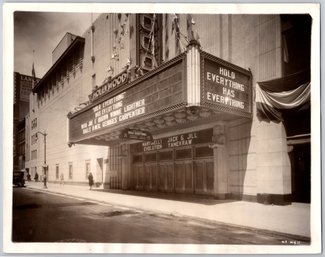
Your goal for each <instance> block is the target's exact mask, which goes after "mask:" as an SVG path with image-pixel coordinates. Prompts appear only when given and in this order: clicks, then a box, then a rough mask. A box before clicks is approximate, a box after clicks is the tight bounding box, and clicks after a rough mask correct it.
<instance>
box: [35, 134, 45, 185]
mask: <svg viewBox="0 0 325 257" xmlns="http://www.w3.org/2000/svg"><path fill="white" fill-rule="evenodd" d="M38 134H41V135H42V136H43V137H44V140H43V141H44V164H43V173H44V188H47V185H46V182H47V181H46V180H47V164H46V136H47V134H46V132H45V131H44V133H42V132H40V131H37V132H36V136H37V135H38Z"/></svg>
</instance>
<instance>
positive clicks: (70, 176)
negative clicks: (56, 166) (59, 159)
mask: <svg viewBox="0 0 325 257" xmlns="http://www.w3.org/2000/svg"><path fill="white" fill-rule="evenodd" d="M69 179H73V169H72V162H69Z"/></svg>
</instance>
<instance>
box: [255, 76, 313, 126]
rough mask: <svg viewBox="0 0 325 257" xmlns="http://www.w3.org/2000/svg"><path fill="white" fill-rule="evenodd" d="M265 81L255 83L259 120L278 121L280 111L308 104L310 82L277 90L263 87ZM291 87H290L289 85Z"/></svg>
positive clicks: (279, 119)
mask: <svg viewBox="0 0 325 257" xmlns="http://www.w3.org/2000/svg"><path fill="white" fill-rule="evenodd" d="M263 83H265V82H261V83H260V82H258V83H257V85H256V106H257V116H258V117H259V118H260V119H261V120H265V121H273V122H276V123H279V122H280V121H283V117H282V112H283V111H285V110H290V109H295V110H297V108H298V109H299V108H302V107H305V106H306V105H308V106H309V105H310V82H306V83H303V84H300V85H298V86H296V88H294V89H291V90H286V91H281V92H279V91H278V90H274V87H273V88H272V90H269V89H268V88H267V87H265V86H264V87H263V86H261V85H260V84H262V85H263ZM291 88H292V87H291Z"/></svg>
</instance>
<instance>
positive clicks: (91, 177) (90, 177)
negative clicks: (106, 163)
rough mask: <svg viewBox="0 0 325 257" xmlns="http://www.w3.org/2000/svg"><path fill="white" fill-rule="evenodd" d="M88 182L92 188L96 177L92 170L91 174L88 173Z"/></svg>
mask: <svg viewBox="0 0 325 257" xmlns="http://www.w3.org/2000/svg"><path fill="white" fill-rule="evenodd" d="M88 182H89V189H90V190H91V189H92V187H93V185H94V177H93V174H92V173H91V172H89V175H88Z"/></svg>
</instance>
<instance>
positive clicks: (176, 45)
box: [34, 13, 311, 204]
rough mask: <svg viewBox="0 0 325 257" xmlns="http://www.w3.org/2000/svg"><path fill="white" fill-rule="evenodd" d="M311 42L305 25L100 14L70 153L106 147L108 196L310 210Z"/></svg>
mask: <svg viewBox="0 0 325 257" xmlns="http://www.w3.org/2000/svg"><path fill="white" fill-rule="evenodd" d="M310 31H311V18H310V16H308V15H293V16H290V15H230V14H229V15H199V14H180V15H178V14H124V13H121V14H102V15H101V16H99V17H98V19H97V20H96V21H94V22H93V23H92V24H91V27H90V28H89V30H87V31H86V32H85V34H84V36H83V37H81V38H80V40H81V41H83V43H82V49H83V50H82V51H81V52H80V53H81V55H80V56H82V62H83V71H82V74H81V76H80V80H79V81H77V82H75V83H74V84H75V85H74V87H75V88H78V90H79V91H78V92H79V96H80V100H81V98H82V101H80V102H79V103H78V104H77V105H78V108H75V109H70V110H69V111H68V112H66V113H65V115H66V116H65V119H66V123H65V125H66V130H65V131H67V135H66V137H65V138H66V139H67V140H66V142H65V145H66V146H65V147H68V148H67V149H68V150H67V151H76V150H73V149H76V148H78V147H88V146H90V145H91V146H92V147H97V148H96V149H98V151H99V152H96V153H95V155H94V157H93V158H94V159H96V158H98V157H97V156H96V155H102V156H103V157H101V158H103V159H104V160H105V162H103V165H102V167H103V168H102V170H103V172H102V173H103V175H102V180H101V182H102V185H103V186H105V187H107V188H111V189H122V190H141V191H159V192H170V193H175V194H177V193H184V194H195V195H206V196H213V197H215V198H217V199H235V200H247V201H257V202H260V203H264V204H271V203H272V204H287V203H290V202H292V201H302V202H309V201H310V200H309V199H310V100H309V95H310V88H309V87H310ZM301 37H303V38H304V40H302V41H303V42H301V44H294V42H296V39H297V38H301ZM77 38H79V37H77ZM74 40H76V39H74ZM74 42H75V41H73V42H72V43H71V44H74ZM298 53H299V56H300V58H303V59H304V60H300V58H299V61H297V56H298ZM73 60H74V59H73ZM41 82H42V81H41ZM43 90H44V89H43V86H42V83H39V84H38V85H37V86H36V88H35V89H34V92H35V93H37V94H39V93H40V94H42V93H41V92H42V91H43ZM70 97H73V96H70ZM66 99H67V101H68V98H66ZM69 99H70V98H69ZM73 99H74V98H73ZM69 101H70V100H69ZM76 102H78V101H74V103H76ZM79 104H81V105H79ZM294 115H296V116H294ZM298 116H299V117H300V119H298V120H299V122H298V121H296V119H294V118H292V117H298ZM297 122H298V123H297ZM56 126H58V125H56ZM60 126H63V125H62V124H61V125H60ZM297 128H299V129H297ZM67 145H69V146H71V147H69V146H67ZM101 149H102V150H101ZM106 151H107V152H106ZM87 153H89V155H91V154H92V153H90V151H88V152H87ZM85 155H87V154H85ZM85 157H86V156H85ZM85 157H84V158H85ZM67 161H68V160H67ZM76 161H77V160H76ZM80 162H83V160H80ZM78 172H83V171H78ZM50 180H51V176H50ZM76 182H77V180H76Z"/></svg>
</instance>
